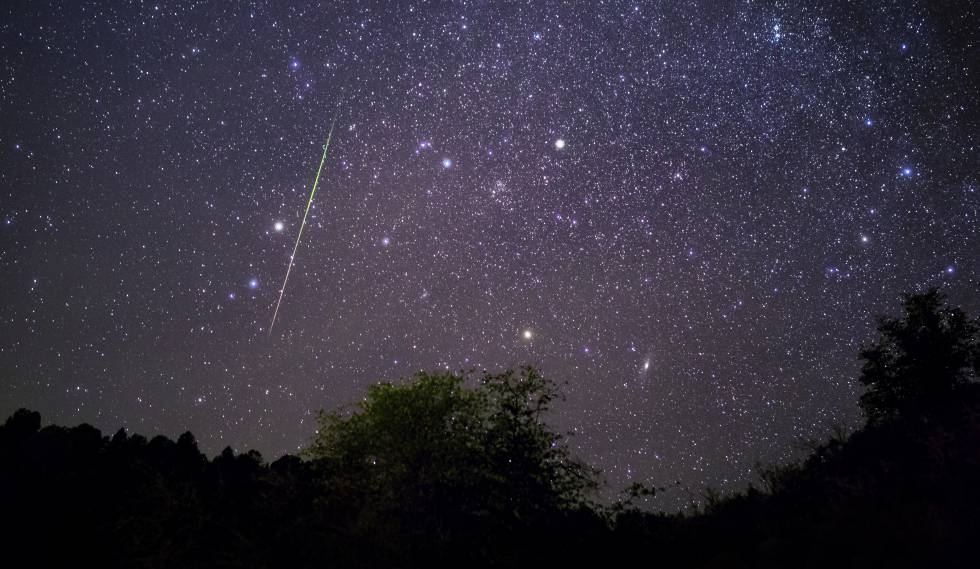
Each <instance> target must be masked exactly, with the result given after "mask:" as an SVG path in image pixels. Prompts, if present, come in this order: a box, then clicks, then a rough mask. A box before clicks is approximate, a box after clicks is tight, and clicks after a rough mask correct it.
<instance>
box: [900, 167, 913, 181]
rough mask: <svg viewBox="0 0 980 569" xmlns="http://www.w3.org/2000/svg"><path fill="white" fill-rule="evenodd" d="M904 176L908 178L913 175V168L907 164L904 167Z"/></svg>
mask: <svg viewBox="0 0 980 569" xmlns="http://www.w3.org/2000/svg"><path fill="white" fill-rule="evenodd" d="M902 176H904V177H906V178H908V177H911V176H912V168H910V167H908V166H905V167H904V168H902Z"/></svg>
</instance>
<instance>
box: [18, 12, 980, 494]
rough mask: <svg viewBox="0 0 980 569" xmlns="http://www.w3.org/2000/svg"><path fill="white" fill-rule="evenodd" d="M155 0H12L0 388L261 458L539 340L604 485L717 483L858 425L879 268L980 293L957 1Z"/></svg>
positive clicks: (567, 425)
mask: <svg viewBox="0 0 980 569" xmlns="http://www.w3.org/2000/svg"><path fill="white" fill-rule="evenodd" d="M159 8H160V9H154V8H153V7H152V6H144V5H136V6H130V7H125V8H124V7H122V6H116V5H114V4H113V3H96V2H88V1H81V2H78V3H73V4H72V7H71V9H66V8H65V7H64V6H58V5H55V4H54V3H50V4H46V3H43V2H42V3H41V4H37V5H32V9H31V10H30V11H27V10H26V9H23V8H11V9H9V10H7V11H6V12H5V18H4V24H3V26H0V45H2V46H3V47H4V49H3V50H2V53H3V56H2V60H3V63H4V65H3V70H4V71H3V85H4V87H3V88H0V106H2V108H3V109H4V112H5V115H6V116H10V117H16V120H11V121H7V122H8V123H9V124H6V123H5V128H4V129H3V132H2V133H0V180H2V182H3V184H2V187H3V190H2V192H3V197H4V199H3V200H0V216H2V219H3V220H4V221H3V223H2V224H0V291H2V294H3V300H4V302H3V303H0V337H3V338H4V339H5V343H4V345H3V349H2V351H0V353H2V355H3V357H2V358H0V374H3V377H4V378H5V382H6V384H5V387H6V388H5V389H4V390H3V395H2V396H0V412H3V413H6V414H9V413H10V412H12V411H13V410H14V409H16V408H17V407H20V406H28V407H34V408H38V409H39V410H41V411H42V412H43V413H44V415H45V417H47V418H48V419H50V420H52V421H55V422H58V423H63V424H71V423H74V422H78V421H83V420H84V421H89V422H92V423H94V424H96V425H97V426H99V427H100V428H103V429H104V430H107V431H112V430H114V429H115V428H118V426H120V425H126V426H127V427H131V428H133V429H135V430H137V431H141V432H144V433H146V434H154V433H156V432H161V433H164V434H168V435H171V436H174V435H176V434H179V433H180V432H182V431H183V430H186V429H190V430H192V431H194V432H195V434H196V435H197V436H198V438H199V439H200V440H201V442H202V444H203V445H204V447H205V448H206V449H207V450H209V451H210V452H214V451H217V450H219V449H220V448H223V447H224V446H225V445H229V444H230V445H233V446H235V447H237V448H239V449H245V448H249V447H257V448H258V449H259V450H261V451H262V452H263V453H265V454H266V456H267V458H274V457H275V456H276V455H278V454H281V453H283V452H286V451H295V450H296V449H297V447H299V446H301V445H302V444H304V443H305V442H306V441H308V440H309V436H310V434H311V429H312V428H313V427H312V425H313V418H314V417H315V411H316V410H317V409H320V408H326V409H335V408H337V407H340V406H343V405H347V404H350V403H352V402H356V401H358V400H360V399H361V398H362V397H363V393H364V390H365V389H366V388H367V386H369V385H371V384H373V383H374V382H376V381H378V380H382V379H386V380H397V379H398V378H399V377H406V376H409V375H410V374H411V373H413V372H414V371H417V370H419V369H429V370H432V369H477V370H480V369H489V370H493V371H499V370H501V369H505V368H508V367H515V366H518V365H521V364H526V363H527V364H535V365H538V366H540V367H541V368H542V369H543V371H544V372H545V373H547V374H549V375H551V376H553V377H555V378H556V379H558V380H561V381H564V382H565V383H564V389H565V391H566V394H567V398H566V399H565V400H563V401H561V402H560V403H557V404H556V413H555V415H554V420H555V421H556V423H557V425H556V426H557V427H559V430H562V431H567V430H572V431H574V432H575V433H576V436H575V437H574V438H573V440H572V445H573V448H575V449H576V451H577V452H578V453H579V454H580V455H581V456H583V458H585V459H587V460H589V461H591V462H593V463H594V464H596V465H597V466H599V467H601V468H603V469H604V470H605V471H606V477H607V479H608V480H609V482H610V484H611V485H612V486H613V487H622V486H625V485H626V484H628V483H629V482H632V481H637V480H640V479H643V480H647V481H654V482H658V483H660V482H663V481H668V480H680V481H681V482H682V483H683V484H684V485H686V486H688V487H689V488H693V489H696V488H698V487H699V486H700V485H702V484H714V485H721V486H723V487H725V488H728V487H735V486H739V485H742V484H745V483H746V482H748V481H751V480H752V479H753V476H754V472H753V467H754V464H755V463H756V462H771V461H779V460H785V459H788V458H791V457H794V456H796V452H797V451H796V450H794V449H795V448H796V447H795V446H794V441H796V440H799V439H800V438H806V437H821V436H824V435H825V434H826V433H827V432H829V431H830V429H831V428H832V426H833V425H835V424H847V425H856V424H857V422H858V421H859V420H860V415H859V411H858V409H857V406H856V404H855V402H856V400H857V397H858V395H859V394H860V389H859V386H857V385H856V383H855V378H856V375H857V373H858V371H859V369H858V364H857V363H856V361H855V354H856V350H857V348H858V346H859V344H860V342H861V341H862V340H865V339H867V338H869V337H870V335H871V334H872V333H873V327H874V316H875V315H876V314H878V313H881V312H885V311H894V310H895V309H896V307H897V299H898V297H899V295H900V294H901V293H903V292H909V291H913V290H919V289H922V288H924V287H930V286H941V287H943V288H944V290H945V291H947V292H948V293H949V294H950V295H951V296H952V299H953V301H954V302H957V303H964V304H966V305H967V308H968V309H972V310H973V312H977V306H976V302H977V301H976V282H977V276H978V275H977V272H978V265H977V263H978V260H977V254H976V252H977V251H978V250H980V238H978V232H980V214H978V211H980V210H978V208H980V205H978V201H977V200H978V194H977V192H976V191H975V188H976V187H977V183H978V180H977V177H978V172H980V153H978V152H977V151H976V149H977V141H976V133H977V132H980V119H978V114H980V101H978V99H980V92H978V90H977V89H976V85H975V84H974V82H973V81H972V79H971V77H972V75H970V74H969V73H966V71H965V70H969V69H971V65H973V64H974V62H973V60H972V59H970V56H971V54H972V53H973V52H972V51H971V49H970V46H971V45H972V44H971V43H970V41H972V40H970V39H969V38H962V37H959V35H958V34H961V33H962V30H961V29H959V28H955V27H954V28H949V27H947V26H948V25H949V24H948V22H950V21H953V20H955V21H961V20H959V19H956V18H960V17H961V16H962V14H957V15H956V18H952V17H951V16H950V15H949V14H944V13H943V10H944V8H942V7H939V6H932V5H931V4H928V3H906V2H900V1H897V0H896V1H895V2H892V3H890V4H889V8H888V9H879V8H877V7H873V6H863V5H857V6H848V7H842V6H838V5H836V4H826V3H816V4H812V3H811V4H809V5H807V6H806V7H803V6H795V5H792V3H789V4H778V5H770V4H767V3H744V2H734V1H733V2H716V3H707V4H703V5H698V6H694V5H686V4H678V5H676V6H673V7H671V8H670V9H669V10H665V9H659V8H657V9H655V8H654V7H652V6H647V5H646V4H644V3H636V2H611V3H589V2H579V3H570V4H566V5H563V6H559V7H544V6H538V5H536V4H530V5H524V6H518V5H515V4H510V3H496V2H491V3H483V2H462V3H459V4H454V5H453V6H451V7H448V8H441V9H435V8H433V7H431V6H426V5H421V4H420V5H408V4H404V3H402V4H398V3H396V4H395V5H391V6H388V5H386V6H374V5H372V4H371V3H364V2H354V1H346V0H345V1H339V2H331V3H326V4H324V5H322V6H318V7H317V8H316V9H314V8H312V7H285V6H279V5H277V4H275V3H273V4H268V5H265V4H260V5H254V6H253V5H248V6H242V5H238V4H231V3H229V4H222V5H220V6H204V5H199V4H194V3H184V4H175V5H173V6H163V5H161V6H159ZM861 22H874V26H870V27H869V26H867V25H865V24H862V23H861ZM872 28H873V30H872V31H873V33H869V29H872ZM243 38H247V41H246V40H244V39H243ZM334 119H336V121H337V122H336V125H337V128H336V131H335V132H334V139H333V141H332V142H331V146H330V151H329V152H330V154H329V155H328V159H327V162H326V164H325V167H324V171H323V175H322V179H321V181H320V186H319V190H318V192H317V196H316V199H315V201H314V203H313V205H312V209H311V210H310V215H309V218H308V221H307V224H306V225H305V228H304V230H303V231H304V233H303V239H302V243H301V246H300V248H299V250H298V252H297V255H296V259H295V264H294V266H293V269H292V271H293V272H292V276H290V285H289V290H287V291H286V292H285V298H284V301H283V304H282V310H281V312H280V313H279V316H278V318H279V319H278V321H277V324H276V328H275V330H274V333H273V334H272V335H271V336H270V334H269V330H268V326H269V321H270V318H271V311H272V309H273V306H274V305H275V303H276V301H277V298H278V295H279V292H280V291H279V289H278V286H279V284H280V282H281V279H282V276H283V273H284V271H285V269H286V267H287V264H288V263H289V261H290V258H291V255H292V253H293V251H292V248H293V244H294V240H295V237H296V234H297V233H298V231H299V223H298V220H299V219H300V216H302V214H303V212H304V208H305V207H306V199H307V197H308V195H309V190H310V187H311V184H312V181H313V176H314V175H315V172H316V167H317V165H318V160H319V158H320V155H321V152H322V144H323V137H324V136H325V134H326V132H327V129H328V128H329V125H330V124H331V121H333V120H334ZM971 302H972V303H973V304H972V305H970V304H969V303H971ZM666 499H667V500H670V499H671V498H670V497H668V498H666ZM677 499H678V500H680V501H683V500H684V496H680V495H678V498H677Z"/></svg>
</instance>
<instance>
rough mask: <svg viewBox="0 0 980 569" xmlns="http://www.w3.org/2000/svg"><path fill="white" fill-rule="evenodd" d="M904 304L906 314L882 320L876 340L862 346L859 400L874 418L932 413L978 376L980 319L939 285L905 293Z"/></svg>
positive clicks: (871, 418)
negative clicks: (863, 389) (952, 302)
mask: <svg viewBox="0 0 980 569" xmlns="http://www.w3.org/2000/svg"><path fill="white" fill-rule="evenodd" d="M902 306H903V309H904V312H905V314H904V315H903V316H902V317H900V318H894V317H889V316H883V317H880V318H879V319H878V334H879V337H878V339H877V341H876V342H875V343H873V344H871V345H867V346H864V347H862V349H861V351H860V358H861V359H862V360H863V361H864V365H863V367H862V370H861V377H860V381H861V383H862V384H863V385H864V386H865V387H866V388H867V390H866V392H865V393H864V395H862V396H861V400H860V404H861V408H862V409H863V410H864V413H865V415H866V416H867V417H868V421H869V422H872V423H877V422H881V421H885V420H888V419H894V418H896V417H898V416H903V415H909V414H920V413H923V412H928V410H929V409H930V408H931V407H933V406H934V405H935V404H936V403H937V402H940V401H943V400H944V399H945V398H947V397H948V396H949V395H950V393H951V392H953V391H955V390H956V389H957V388H958V387H960V386H962V385H964V384H966V383H969V382H971V381H973V380H975V379H976V377H977V366H978V365H980V357H978V349H980V337H978V330H980V327H978V323H977V321H976V320H970V319H969V318H968V317H967V315H966V313H964V312H963V311H962V310H961V309H959V308H957V307H951V306H949V305H948V304H947V302H946V298H945V297H944V296H943V295H942V294H941V293H940V292H939V291H938V290H936V289H932V290H929V291H927V292H925V293H920V294H909V295H905V296H904V298H903V302H902Z"/></svg>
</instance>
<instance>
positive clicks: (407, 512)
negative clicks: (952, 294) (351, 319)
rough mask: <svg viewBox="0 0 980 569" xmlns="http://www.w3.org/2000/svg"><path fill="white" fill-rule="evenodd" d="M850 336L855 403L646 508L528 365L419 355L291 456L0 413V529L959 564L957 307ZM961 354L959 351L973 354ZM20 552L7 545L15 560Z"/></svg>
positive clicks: (301, 549)
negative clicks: (594, 460) (584, 459)
mask: <svg viewBox="0 0 980 569" xmlns="http://www.w3.org/2000/svg"><path fill="white" fill-rule="evenodd" d="M904 308H905V315H904V316H903V317H902V318H901V319H897V318H884V319H882V320H881V321H880V325H879V331H880V334H881V337H880V338H879V340H878V342H877V343H876V344H875V345H873V346H870V347H865V348H863V349H862V352H861V357H862V358H864V360H865V367H864V371H863V373H862V376H861V379H862V381H863V382H864V383H865V384H866V385H867V386H868V393H867V394H866V395H865V397H864V398H862V401H861V403H862V405H863V406H864V408H865V410H866V412H867V413H868V416H869V422H868V424H867V425H866V426H865V427H864V428H862V429H859V430H857V431H855V432H853V433H847V432H845V431H843V430H840V431H838V432H837V433H835V435H834V436H833V437H832V438H831V439H830V440H828V441H826V442H824V443H819V444H816V443H813V444H810V445H809V446H808V448H807V450H808V456H807V458H806V459H805V460H804V461H802V462H800V463H797V464H784V465H776V466H768V467H767V466H760V467H759V468H758V472H759V473H760V479H761V482H762V484H763V490H758V489H756V488H754V487H749V488H748V490H746V491H744V492H740V493H735V494H730V495H722V494H720V493H719V492H717V491H712V490H710V489H709V490H706V491H705V492H704V493H703V500H702V504H703V507H701V508H698V509H695V510H693V511H689V512H679V513H676V514H666V513H663V512H659V513H651V512H647V511H645V510H644V506H648V505H649V503H650V500H653V499H654V498H656V497H657V496H658V495H659V494H660V493H661V492H664V491H666V490H667V489H668V488H666V487H664V486H655V485H652V484H645V483H644V484H641V483H635V484H633V485H631V486H629V487H628V488H627V489H626V490H625V498H624V499H622V500H620V501H618V502H616V503H615V504H613V505H611V506H608V507H603V506H600V505H598V504H596V503H592V502H589V501H588V499H589V496H590V495H591V493H592V492H593V491H594V490H595V488H596V478H597V473H596V472H595V471H594V470H593V469H591V468H590V467H588V466H587V465H585V464H583V463H581V462H579V461H576V460H575V459H573V457H572V456H571V453H570V451H569V449H568V447H567V444H566V442H565V440H564V438H563V437H561V436H559V435H558V434H556V433H555V432H553V431H552V430H550V429H549V428H548V427H547V425H546V424H545V422H544V419H545V417H546V415H547V412H548V409H549V406H550V405H551V403H552V402H553V400H554V398H555V397H556V396H557V389H556V387H555V385H554V384H553V383H552V382H551V381H549V380H547V379H546V378H544V377H543V376H541V375H540V374H539V373H538V372H537V371H536V370H534V369H531V368H526V369H524V370H522V371H520V372H519V373H513V372H506V373H502V374H498V375H490V374H486V375H484V376H482V377H480V378H474V377H473V376H468V375H465V374H451V373H435V374H424V373H423V374H419V375H417V376H415V377H414V378H413V379H412V380H411V381H409V382H407V383H404V384H399V385H393V384H380V385H376V386H374V387H372V388H371V389H370V390H369V391H368V393H367V396H366V397H365V399H364V401H363V402H362V403H361V404H359V405H358V406H357V407H356V408H355V409H353V410H352V412H350V413H346V414H341V413H322V414H321V415H320V429H319V430H318V432H317V434H316V436H315V437H314V439H313V441H312V444H311V445H310V447H309V448H308V449H307V450H306V451H305V453H304V455H303V457H302V458H301V457H295V456H289V455H287V456H284V457H282V458H280V459H279V460H276V461H275V462H273V463H272V464H268V463H266V462H265V461H264V460H263V459H262V457H261V455H259V454H258V453H257V452H254V451H249V452H246V453H235V452H234V451H232V450H231V449H225V451H224V452H222V453H221V454H220V455H218V456H216V457H214V458H213V459H211V460H208V459H207V458H206V457H205V456H204V455H203V454H202V453H201V452H200V450H199V449H198V446H197V441H196V440H195V438H194V437H193V435H191V434H190V433H185V434H183V435H181V436H180V438H179V439H178V440H177V441H176V442H175V441H172V440H170V439H167V438H166V437H161V436H158V437H154V438H153V439H150V440H147V439H146V438H145V437H142V436H140V435H129V434H127V433H126V432H125V431H124V430H120V431H119V432H117V433H116V434H115V435H113V436H111V437H108V436H103V435H102V433H101V432H99V431H98V430H97V429H95V428H93V427H91V426H89V425H79V426H77V427H72V428H65V427H59V426H54V425H48V426H42V424H41V417H40V415H39V414H38V413H36V412H32V411H27V410H23V409H21V410H18V411H17V412H16V413H14V414H13V415H12V416H11V417H10V418H9V419H7V421H6V423H4V424H3V425H0V457H2V458H0V504H3V512H4V516H3V517H2V519H3V520H4V522H3V524H4V525H3V528H2V531H0V549H2V550H3V551H4V559H5V561H8V563H7V564H8V565H12V566H20V565H32V566H41V567H47V566H51V567H60V566H75V565H80V566H93V567H140V568H147V569H149V568H155V567H190V568H193V567H297V568H299V567H325V566H327V567H329V566H339V567H352V568H357V567H438V566H450V565H452V566H467V567H540V566H568V567H576V566H584V565H598V564H600V563H602V564H606V565H619V564H626V563H627V562H633V561H634V560H635V559H643V558H652V557H654V556H655V558H656V560H657V561H659V562H660V563H661V564H663V565H666V566H676V567H691V568H694V567H787V566H793V567H797V566H800V567H826V566H845V567H885V566H887V567H923V566H941V567H972V566H973V565H975V560H974V559H973V549H974V546H973V534H974V533H975V532H973V530H972V528H973V526H974V525H975V520H976V518H977V517H978V516H980V492H978V491H977V485H976V481H977V480H980V455H978V453H977V451H976V449H977V448H978V445H980V384H976V383H975V382H973V380H974V379H975V377H976V366H977V360H978V358H977V353H976V349H977V324H976V323H975V322H971V321H969V320H968V319H967V318H966V316H965V315H964V314H963V313H962V312H961V311H959V310H958V309H954V308H949V307H947V306H946V304H945V301H944V300H943V299H942V297H941V296H940V295H939V294H938V293H936V292H935V291H932V292H930V293H926V294H924V295H912V296H909V297H906V299H905V304H904ZM971 366H972V368H971ZM18 561H20V563H18Z"/></svg>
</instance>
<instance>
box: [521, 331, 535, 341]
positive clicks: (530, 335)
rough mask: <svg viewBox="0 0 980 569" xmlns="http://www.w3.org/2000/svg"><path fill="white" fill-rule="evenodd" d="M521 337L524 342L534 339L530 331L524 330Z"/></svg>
mask: <svg viewBox="0 0 980 569" xmlns="http://www.w3.org/2000/svg"><path fill="white" fill-rule="evenodd" d="M523 336H524V339H525V340H530V339H531V338H533V337H534V334H533V333H532V332H531V331H530V330H524V334H523Z"/></svg>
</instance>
